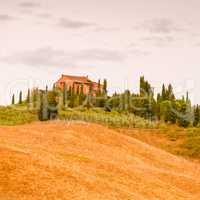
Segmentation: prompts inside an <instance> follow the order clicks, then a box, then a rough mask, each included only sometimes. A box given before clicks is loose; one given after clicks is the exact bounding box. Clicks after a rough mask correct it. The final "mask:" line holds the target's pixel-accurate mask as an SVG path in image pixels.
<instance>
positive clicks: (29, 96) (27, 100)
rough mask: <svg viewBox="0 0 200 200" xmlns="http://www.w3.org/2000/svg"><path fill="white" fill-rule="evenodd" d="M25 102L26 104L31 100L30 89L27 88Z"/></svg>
mask: <svg viewBox="0 0 200 200" xmlns="http://www.w3.org/2000/svg"><path fill="white" fill-rule="evenodd" d="M26 102H27V103H28V104H29V103H30V102H31V94H30V89H28V94H27V98H26Z"/></svg>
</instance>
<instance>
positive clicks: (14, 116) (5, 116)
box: [0, 106, 37, 125]
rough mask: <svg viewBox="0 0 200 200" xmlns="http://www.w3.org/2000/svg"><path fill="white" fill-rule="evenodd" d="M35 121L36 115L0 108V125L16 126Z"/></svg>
mask: <svg viewBox="0 0 200 200" xmlns="http://www.w3.org/2000/svg"><path fill="white" fill-rule="evenodd" d="M35 120H37V113H36V112H34V111H28V110H19V109H15V108H13V107H3V106H2V107H0V125H18V124H25V123H30V122H32V121H35Z"/></svg>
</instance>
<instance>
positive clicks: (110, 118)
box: [59, 109, 157, 128]
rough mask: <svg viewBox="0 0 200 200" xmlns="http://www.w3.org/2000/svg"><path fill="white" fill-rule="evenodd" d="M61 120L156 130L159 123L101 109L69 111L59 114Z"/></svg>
mask: <svg viewBox="0 0 200 200" xmlns="http://www.w3.org/2000/svg"><path fill="white" fill-rule="evenodd" d="M59 118H60V119H62V120H69V121H73V120H80V121H86V122H94V123H101V124H105V125H109V126H113V127H128V128H156V127H157V123H156V122H152V121H148V120H145V119H143V118H140V117H138V116H135V115H134V114H130V113H129V114H125V113H118V112H106V111H103V110H101V109H95V110H75V109H68V110H66V111H60V112H59Z"/></svg>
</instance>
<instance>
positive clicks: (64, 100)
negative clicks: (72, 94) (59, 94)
mask: <svg viewBox="0 0 200 200" xmlns="http://www.w3.org/2000/svg"><path fill="white" fill-rule="evenodd" d="M66 101H67V84H66V82H65V83H64V88H63V106H65V105H66Z"/></svg>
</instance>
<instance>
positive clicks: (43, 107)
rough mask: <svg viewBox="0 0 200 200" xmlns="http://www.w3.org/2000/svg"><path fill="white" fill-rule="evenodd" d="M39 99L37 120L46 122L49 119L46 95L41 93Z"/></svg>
mask: <svg viewBox="0 0 200 200" xmlns="http://www.w3.org/2000/svg"><path fill="white" fill-rule="evenodd" d="M40 99H41V100H40V109H39V119H40V120H41V121H46V120H48V119H49V113H48V98H47V93H46V92H44V91H42V92H41V94H40Z"/></svg>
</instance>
